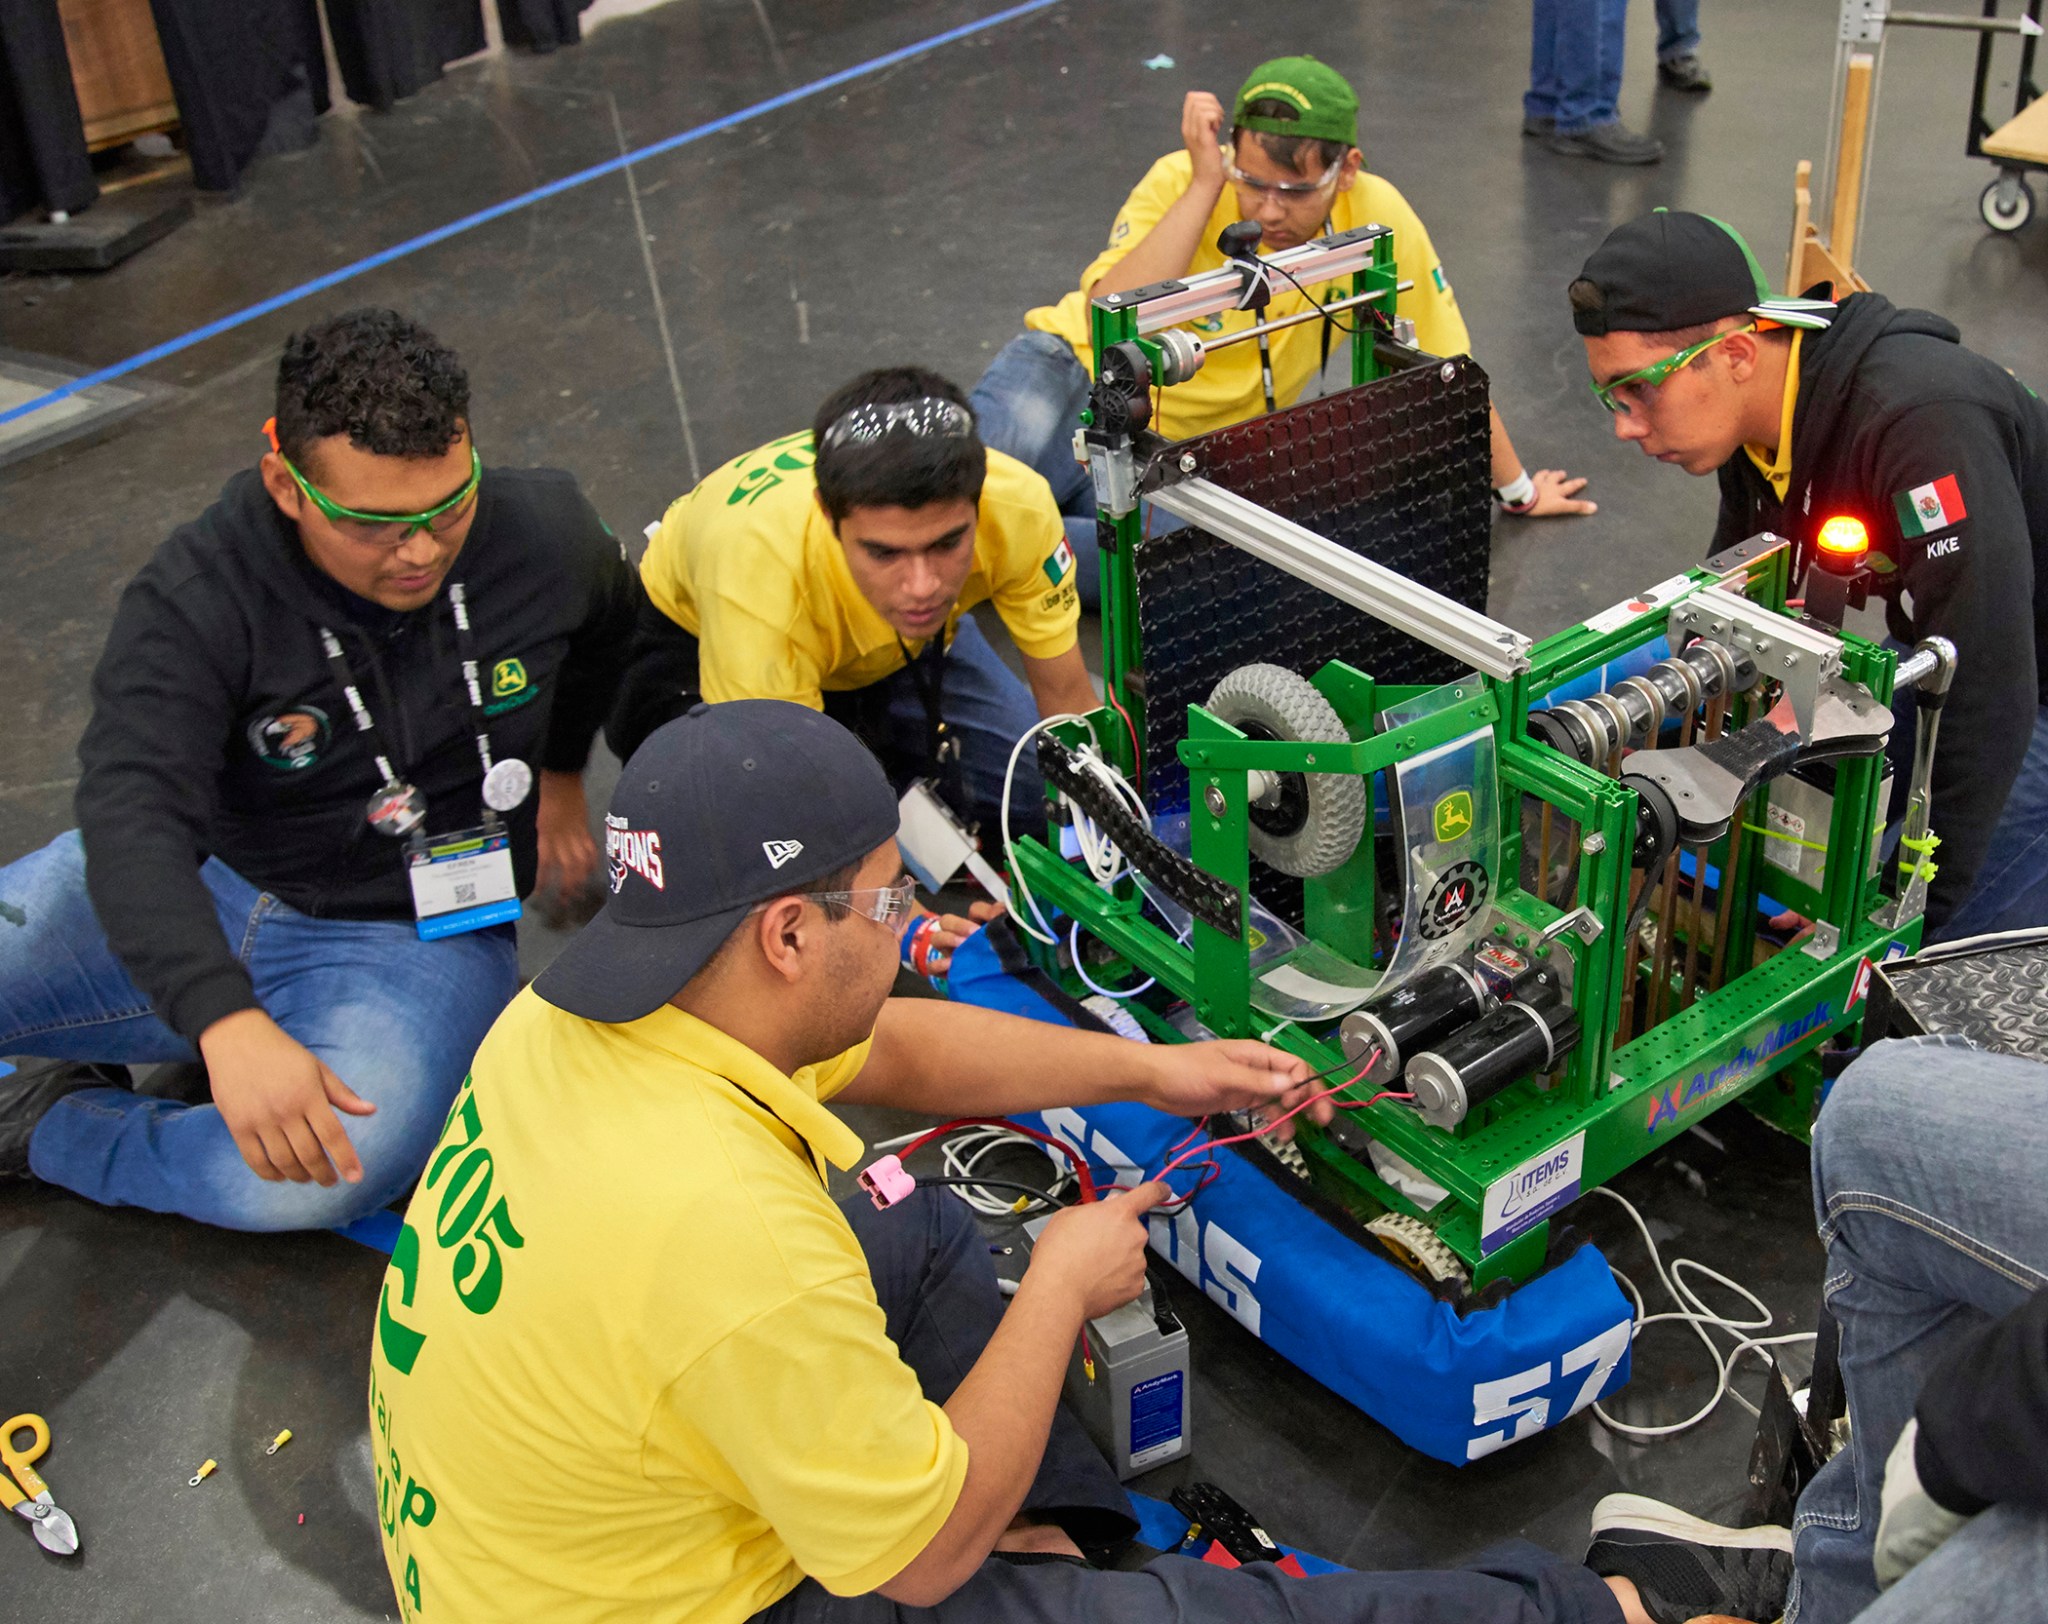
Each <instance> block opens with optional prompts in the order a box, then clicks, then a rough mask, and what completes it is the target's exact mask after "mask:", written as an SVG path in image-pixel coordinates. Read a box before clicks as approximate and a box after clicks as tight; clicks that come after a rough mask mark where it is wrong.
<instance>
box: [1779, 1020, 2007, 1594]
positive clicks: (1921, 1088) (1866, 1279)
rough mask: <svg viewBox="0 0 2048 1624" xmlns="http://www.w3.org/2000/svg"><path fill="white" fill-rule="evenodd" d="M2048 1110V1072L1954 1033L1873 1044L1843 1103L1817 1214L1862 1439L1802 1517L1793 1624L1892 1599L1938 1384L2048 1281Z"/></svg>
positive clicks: (1853, 1433)
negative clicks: (1938, 1366)
mask: <svg viewBox="0 0 2048 1624" xmlns="http://www.w3.org/2000/svg"><path fill="white" fill-rule="evenodd" d="M2044 1097H2048V1068H2044V1067H2042V1066H2040V1065H2037V1064H2035V1063H2033V1062H2030V1061H2026V1060H2020V1059H2016V1058H2013V1057H2011V1056H2007V1055H1995V1054H1989V1053H1986V1052H1984V1051H1983V1050H1979V1049H1974V1048H1971V1047H1969V1046H1968V1045H1967V1044H1964V1043H1961V1042H1960V1041H1958V1040H1956V1039H1942V1038H1914V1039H1906V1040H1903V1041H1894V1042H1887V1043H1880V1044H1876V1045H1873V1046H1872V1047H1871V1048H1870V1049H1869V1050H1867V1051H1866V1052H1865V1053H1864V1054H1863V1055H1862V1057H1861V1058H1859V1059H1858V1060H1857V1061H1856V1062H1855V1063H1854V1064H1853V1065H1852V1066H1850V1068H1849V1069H1848V1070H1847V1071H1846V1072H1844V1073H1843V1074H1842V1077H1841V1079H1840V1080H1839V1081H1838V1082H1836V1084H1835V1085H1834V1088H1833V1090H1832V1092H1831V1093H1830V1094H1829V1097H1828V1101H1827V1105H1826V1107H1825V1108H1824V1109H1823V1110H1822V1112H1821V1114H1820V1119H1819V1122H1818V1123H1817V1125H1816V1126H1815V1129H1814V1139H1813V1182H1814V1206H1815V1211H1816V1214H1817V1216H1818V1218H1819V1222H1820V1231H1821V1238H1822V1240H1823V1241H1825V1242H1826V1244H1827V1253H1828V1261H1827V1278H1826V1285H1825V1287H1824V1292H1825V1297H1826V1300H1827V1304H1828V1307H1829V1308H1830V1310H1831V1311H1832V1312H1833V1314H1834V1316H1835V1319H1836V1321H1837V1322H1838V1323H1839V1324H1840V1326H1841V1331H1842V1353H1841V1359H1842V1379H1843V1383H1844V1385H1845V1387H1846V1388H1847V1391H1848V1398H1849V1420H1850V1433H1849V1442H1848V1444H1847V1445H1846V1446H1845V1447H1844V1448H1843V1450H1842V1451H1841V1453H1839V1454H1838V1455H1836V1456H1835V1458H1834V1459H1833V1460H1831V1461H1829V1462H1828V1464H1827V1465H1826V1466H1824V1467H1823V1468H1822V1469H1821V1471H1820V1473H1819V1475H1818V1476H1816V1477H1815V1478H1814V1480H1813V1482H1812V1483H1810V1484H1809V1485H1808V1486H1807V1489H1806V1492H1805V1493H1804V1494H1802V1495H1801V1496H1800V1499H1799V1509H1798V1511H1797V1513H1796V1514H1795V1516H1794V1517H1793V1521H1792V1529H1793V1542H1794V1543H1793V1560H1794V1570H1795V1576H1794V1579H1793V1583H1792V1594H1791V1597H1790V1599H1789V1602H1788V1604H1787V1608H1786V1614H1785V1617H1786V1621H1787V1624H1844V1621H1846V1620H1848V1619H1851V1618H1856V1617H1858V1616H1860V1615H1861V1614H1862V1613H1863V1610H1864V1609H1865V1608H1866V1607H1868V1606H1869V1605H1870V1604H1871V1603H1872V1602H1873V1601H1874V1600H1875V1599H1876V1598H1877V1594H1878V1591H1877V1576H1876V1574H1875V1572H1874V1571H1873V1569H1872V1565H1871V1553H1872V1550H1873V1548H1874V1545H1875V1541H1876V1538H1877V1514H1878V1493H1879V1489H1880V1486H1881V1484H1882V1480H1883V1475H1884V1463H1885V1457H1886V1456H1887V1455H1888V1454H1890V1452H1891V1448H1892V1445H1893V1444H1894V1443H1895V1442H1897V1440H1898V1436H1899V1433H1900V1431H1901V1430H1902V1429H1903V1428H1904V1426H1905V1424H1906V1421H1907V1419H1908V1418H1909V1417H1910V1416H1911V1415H1912V1413H1913V1406H1914V1403H1915V1402H1916V1400H1917V1399H1918V1397H1919V1393H1920V1389H1921V1386H1922V1384H1923V1382H1924V1381H1925V1380H1926V1377H1927V1373H1928V1371H1929V1370H1930V1369H1932V1367H1933V1366H1934V1364H1935V1362H1936V1361H1937V1360H1938V1359H1939V1358H1940V1357H1941V1355H1942V1353H1943V1352H1944V1351H1945V1350H1946V1349H1947V1347H1948V1346H1949V1343H1950V1339H1951V1338H1952V1336H1953V1335H1954V1333H1956V1332H1957V1331H1960V1330H1965V1329H1968V1328H1970V1327H1973V1326H1977V1325H1982V1324H1984V1323H1986V1322H1988V1321H1990V1320H1993V1319H1997V1318H2000V1317H2002V1316H2003V1315H2005V1314H2008V1313H2010V1312H2011V1311H2012V1310H2013V1309H2015V1308H2017V1307H2018V1306H2019V1305H2020V1304H2021V1303H2023V1302H2024V1301H2025V1300H2026V1299H2027V1298H2028V1296H2029V1295H2031V1294H2032V1293H2033V1292H2034V1291H2036V1290H2038V1289H2039V1288H2040V1287H2041V1286H2042V1285H2043V1284H2044V1283H2048V1194H2044V1193H2043V1187H2042V1184H2041V1180H2040V1169H2041V1167H2042V1166H2043V1165H2044V1161H2048V1117H2044V1115H2043V1113H2042V1111H2041V1102H2042V1100H2043V1098H2044ZM1958 1537H1960V1536H1958ZM1983 1616H1994V1615H1990V1614H1987V1615H1983ZM1995 1616H2000V1617H2002V1616H2004V1615H2003V1614H1997V1615H1995Z"/></svg>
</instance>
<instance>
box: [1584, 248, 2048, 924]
mask: <svg viewBox="0 0 2048 1624" xmlns="http://www.w3.org/2000/svg"><path fill="white" fill-rule="evenodd" d="M1570 297H1571V305H1572V321H1573V324H1574V325H1575V326H1576V327H1577V329H1578V331H1579V333H1580V335H1581V336H1582V337H1583V338H1584V340H1585V344H1586V360H1587V364H1588V366H1589V367H1590V368H1591V369H1592V374H1593V392H1594V394H1595V395H1596V396H1597V397H1598V398H1599V400H1600V403H1601V404H1602V405H1603V406H1605V407H1606V408H1607V409H1608V410H1609V411H1610V412H1612V413H1614V432H1615V436H1616V438H1618V439H1621V440H1625V441H1633V442H1634V443H1635V444H1637V445H1639V446H1641V447H1642V449H1643V452H1644V454H1645V455H1647V456H1651V457H1655V458H1656V459H1657V460H1658V461H1659V462H1669V463H1675V464H1677V465H1678V466H1679V467H1681V468H1683V469H1684V470H1685V471H1686V472H1687V473H1689V474H1707V473H1718V474H1719V477H1720V481H1721V517H1720V523H1719V525H1718V527H1717V529H1716V531H1715V535H1714V542H1713V550H1715V551H1719V550H1720V549H1721V548H1723V547H1728V546H1732V545H1733V544H1734V543H1736V542H1738V541H1741V540H1742V539H1744V538H1745V537H1748V536H1752V535H1755V534H1756V533H1757V532H1759V531H1763V530H1770V531H1775V532H1776V533H1778V534H1780V535H1783V536H1787V537H1789V538H1790V539H1791V540H1792V542H1793V543H1794V545H1795V547H1796V549H1797V551H1796V553H1795V557H1794V560H1793V572H1794V575H1793V578H1794V580H1795V581H1796V580H1798V579H1799V578H1800V575H1801V573H1802V572H1803V571H1804V569H1805V566H1806V564H1807V562H1808V561H1809V560H1810V559H1811V557H1812V554H1813V548H1814V543H1815V539H1816V537H1817V536H1818V534H1819V532H1820V528H1821V526H1822V525H1824V524H1825V523H1827V521H1828V520H1830V519H1832V518H1836V517H1838V516H1848V517H1851V518H1854V519H1857V520H1859V521H1860V522H1861V523H1862V524H1863V525H1864V527H1865V528H1866V530H1867V531H1868V533H1869V537H1870V544H1871V557H1870V563H1871V567H1872V569H1873V571H1874V572H1875V574H1876V581H1877V591H1878V592H1879V593H1880V595H1881V596H1882V597H1883V599H1884V603H1885V618H1886V623H1887V626H1888V628H1889V629H1890V631H1891V634H1892V636H1893V637H1894V638H1896V639H1898V640H1899V641H1901V642H1916V641H1918V640H1919V639H1921V638H1923V637H1933V636H1940V637H1946V638H1948V639H1949V640H1950V641H1951V642H1953V643H1954V644H1955V646H1956V651H1957V654H1958V656H1959V663H1958V668H1957V673H1956V678H1955V684H1954V686H1953V688H1952V689H1951V690H1950V692H1949V695H1948V699H1947V703H1946V714H1945V716H1944V719H1943V722H1942V729H1941V748H1940V750H1939V751H1938V753H1937V755H1936V757H1935V763H1934V806H1933V825H1934V829H1935V832H1936V833H1937V834H1938V835H1939V836H1940V837H1941V848H1940V851H1939V853H1938V859H1939V870H1938V872H1937V874H1936V876H1935V879H1934V882H1933V885H1932V886H1931V888H1930V891H1929V896H1928V904H1927V922H1928V928H1929V932H1930V935H1931V936H1932V937H1934V938H1935V939H1941V938H1955V937H1960V936H1967V935H1975V934H1977V933H1979V932H1982V931H1989V930H2015V929H2020V928H2023V927H2026V926H2033V925H2048V661H2044V660H2043V658H2042V651H2043V650H2044V648H2048V407H2044V406H2043V405H2042V403H2041V400H2040V398H2039V397H2038V396H2037V395H2035V393H2034V392H2033V391H2032V390H2031V389H2029V388H2027V387H2026V386H2025V385H2024V384H2021V383H2019V382H2017V381H2016V380H2015V379H2014V378H2013V377H2012V375H2011V374H2010V373H2008V372H2007V371H2006V370H2005V369H2004V368H2002V367H2000V366H1997V365H1996V364H1994V363H1993V362H1990V361H1987V360H1985V359H1984V358H1983V357H1982V356H1978V355H1974V354H1972V353H1971V352H1970V351H1968V350H1966V349H1964V348H1963V347H1962V344H1961V342H1960V337H1961V335H1960V334H1959V333H1958V331H1957V329H1956V327H1955V325H1954V324H1953V323H1952V322H1950V321H1948V320H1946V319H1945V318H1943V317H1941V316H1937V315H1934V314H1932V313H1931V312H1929V311H1925V310H1902V309H1900V308H1898V307H1896V306H1895V305H1893V304H1892V303H1891V301H1890V300H1888V299H1886V298H1884V297H1883V296H1882V295H1879V294H1875V293H1855V294H1851V295H1850V296H1849V297H1848V298H1846V299H1844V300H1843V301H1842V302H1841V303H1840V304H1839V305H1836V304H1831V303H1827V302H1825V301H1820V300H1814V299H1774V298H1772V297H1770V295H1769V290H1768V288H1767V285H1766V284H1765V282H1764V278H1763V273H1762V271H1761V270H1760V269H1759V268H1758V266H1757V263H1756V256H1755V255H1753V254H1752V253H1751V252H1750V251H1749V246H1748V244H1746V243H1745V242H1744V241H1743V240H1742V238H1741V237H1740V236H1739V235H1738V234H1737V233H1736V232H1735V231H1734V229H1733V228H1732V227H1730V226H1728V225H1725V224H1724V223H1722V222H1721V221H1719V220H1715V219H1712V218H1710V217H1709V216H1707V215H1704V214H1679V213H1668V212H1666V211H1664V210H1661V209H1660V210H1657V211H1655V212H1653V213H1651V214H1647V215H1644V216H1643V217H1642V218H1640V219H1637V220H1632V221H1630V222H1629V223H1628V224H1627V225H1624V226H1621V227H1620V228H1618V229H1617V230H1616V231H1614V232H1613V233H1612V234H1611V235H1610V236H1609V237H1608V239H1607V240H1606V241H1605V242H1604V243H1602V244H1601V245H1600V247H1599V248H1598V249H1596V250H1595V251H1594V253H1593V257H1592V258H1591V259H1589V260H1587V261H1586V265H1585V269H1584V270H1583V271H1582V272H1581V273H1580V276H1579V278H1578V280H1577V281H1575V282H1573V283H1572V285H1571V290H1570ZM1908 703H1909V704H1910V700H1909V701H1908ZM1911 739H1912V725H1911V718H1910V713H1906V714H1902V715H1901V718H1900V725H1899V726H1897V727H1895V728H1894V730H1893V739H1892V744H1893V749H1894V752H1895V760H1896V759H1897V755H1898V753H1899V752H1902V751H1903V750H1906V749H1909V748H1910V745H1911ZM1905 778H1906V774H1905V773H1904V772H1903V771H1901V772H1898V773H1897V774H1896V781H1897V783H1898V784H1899V785H1900V786H1901V787H1903V785H1904V782H1905Z"/></svg>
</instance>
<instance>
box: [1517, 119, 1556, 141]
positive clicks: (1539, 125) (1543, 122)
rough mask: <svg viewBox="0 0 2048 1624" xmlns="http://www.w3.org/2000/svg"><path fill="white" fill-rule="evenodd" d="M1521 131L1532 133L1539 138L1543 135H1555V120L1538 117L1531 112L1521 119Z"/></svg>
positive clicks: (1527, 133) (1525, 133)
mask: <svg viewBox="0 0 2048 1624" xmlns="http://www.w3.org/2000/svg"><path fill="white" fill-rule="evenodd" d="M1522 133H1523V134H1524V135H1533V136H1535V137H1537V138H1538V139H1539V140H1540V139H1542V138H1543V137H1545V136H1551V135H1555V134H1556V133H1557V120H1556V119H1554V118H1538V117H1536V116H1535V114H1533V113H1532V114H1530V115H1528V116H1527V117H1526V118H1524V119H1523V120H1522Z"/></svg>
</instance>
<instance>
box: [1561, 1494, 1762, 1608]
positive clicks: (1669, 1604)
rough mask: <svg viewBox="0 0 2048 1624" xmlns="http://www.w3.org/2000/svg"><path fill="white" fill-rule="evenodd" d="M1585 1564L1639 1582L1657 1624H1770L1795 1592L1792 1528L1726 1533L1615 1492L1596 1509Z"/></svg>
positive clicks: (1667, 1508) (1671, 1509)
mask: <svg viewBox="0 0 2048 1624" xmlns="http://www.w3.org/2000/svg"><path fill="white" fill-rule="evenodd" d="M1586 1566H1587V1567H1589V1568H1591V1569H1592V1570H1593V1571H1594V1572H1595V1573H1597V1574H1599V1575H1600V1576H1601V1577H1602V1578H1603V1579H1608V1578H1621V1579H1629V1580H1632V1581H1634V1583H1635V1587H1636V1590H1637V1593H1638V1594H1640V1595H1641V1597H1642V1598H1643V1611H1644V1612H1646V1613H1648V1614H1649V1615H1650V1617H1651V1618H1653V1619H1655V1620H1656V1624H1686V1620H1688V1619H1693V1618H1697V1617H1699V1616H1700V1615H1701V1614H1702V1613H1720V1614H1725V1615H1726V1616H1727V1617H1729V1618H1746V1619H1751V1620H1754V1621H1755V1624H1772V1621H1773V1620H1775V1619H1777V1618H1778V1617H1780V1616H1781V1615H1782V1614H1783V1613H1784V1611H1785V1594H1786V1592H1787V1591H1788V1590H1790V1589H1791V1587H1792V1530H1791V1529H1789V1528H1778V1527H1764V1528H1723V1527H1722V1526H1720V1524H1718V1523H1710V1522H1703V1521H1702V1520H1701V1519H1699V1518H1698V1517H1695V1516H1692V1515H1691V1514H1690V1513H1688V1512H1683V1511H1680V1510H1679V1509H1678V1508H1677V1507H1676V1506H1667V1505H1665V1504H1664V1503H1663V1502H1662V1501H1660V1500H1651V1499H1648V1498H1646V1497H1644V1496H1643V1495H1640V1494H1610V1495H1608V1496H1607V1498H1606V1499H1604V1500H1602V1501H1601V1502H1600V1503H1599V1504H1598V1505H1597V1506H1595V1507H1594V1508H1593V1544H1592V1548H1591V1549H1590V1550H1588V1551H1587V1552H1586Z"/></svg>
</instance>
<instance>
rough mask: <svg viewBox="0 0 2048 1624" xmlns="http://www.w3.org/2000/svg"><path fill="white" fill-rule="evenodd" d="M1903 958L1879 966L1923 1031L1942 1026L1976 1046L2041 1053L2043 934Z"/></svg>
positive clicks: (2047, 960) (2047, 1032)
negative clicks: (1973, 949) (1980, 947)
mask: <svg viewBox="0 0 2048 1624" xmlns="http://www.w3.org/2000/svg"><path fill="white" fill-rule="evenodd" d="M1939 954H1940V950H1938V949H1937V950H1936V954H1935V956H1931V957H1929V958H1927V959H1925V960H1924V961H1923V960H1913V959H1907V960H1905V961H1904V962H1902V963H1899V964H1891V965H1886V966H1885V974H1886V975H1887V976H1889V977H1890V978H1891V982H1892V985H1893V987H1894V988H1895V989H1896V990H1897V991H1896V996H1897V997H1898V1000H1899V1002H1900V1003H1902V1004H1904V1005H1905V1006H1906V1008H1907V1009H1908V1010H1909V1011H1911V1013H1912V1015H1913V1018H1914V1019H1915V1020H1916V1021H1917V1022H1918V1023H1919V1025H1920V1029H1921V1030H1922V1031H1923V1032H1948V1033H1953V1034H1954V1035H1955V1036H1957V1037H1965V1038H1968V1039H1969V1040H1970V1041H1971V1042H1972V1043H1974V1044H1976V1045H1977V1046H1978V1047H1979V1048H1984V1049H1990V1050H1993V1051H1995V1052H1996V1053H1999V1054H2010V1055H2018V1056H2020V1057H2021V1058H2022V1059H2025V1060H2048V1002H2044V1001H2043V999H2042V996H2041V993H2042V989H2043V988H2048V940H2035V941H2031V942H2030V941H2024V940H2023V941H2019V942H2014V943H2012V944H2010V945H2007V946H2003V947H1998V948H1992V949H1988V950H1986V951H1983V952H1973V953H1964V954H1957V955H1956V956H1955V957H1953V958H1944V957H1941V956H1939Z"/></svg>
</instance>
